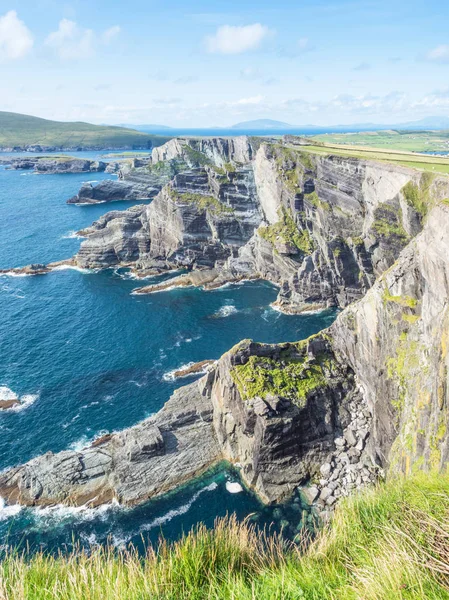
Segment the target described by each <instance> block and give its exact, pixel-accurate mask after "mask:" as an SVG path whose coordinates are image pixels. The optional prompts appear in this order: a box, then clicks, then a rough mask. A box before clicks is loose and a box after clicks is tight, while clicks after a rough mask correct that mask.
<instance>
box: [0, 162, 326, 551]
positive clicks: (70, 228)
mask: <svg viewBox="0 0 449 600" xmlns="http://www.w3.org/2000/svg"><path fill="white" fill-rule="evenodd" d="M113 177H114V176H112V175H107V174H103V173H100V174H97V173H95V174H87V175H86V174H81V175H33V174H31V173H30V172H27V171H8V170H5V169H4V168H0V223H1V232H2V235H1V236H0V268H9V267H16V266H20V265H25V264H29V263H32V262H48V261H52V260H58V259H62V258H68V257H70V256H72V255H73V254H74V253H75V252H76V251H77V249H78V247H79V243H80V240H79V239H77V238H76V237H74V232H75V231H77V230H78V229H81V228H83V227H85V226H87V225H89V224H90V223H91V222H92V221H93V220H95V219H96V218H98V217H99V216H100V215H102V214H103V213H104V212H106V211H107V210H108V209H112V208H113V209H123V208H125V207H126V206H129V203H125V202H118V203H117V202H116V203H114V204H111V205H104V204H102V205H96V206H82V207H77V206H73V205H67V204H66V203H65V201H66V200H67V199H68V198H69V197H70V196H72V195H74V194H75V193H76V192H77V190H78V189H79V187H80V185H81V184H82V182H83V181H88V180H91V181H92V180H100V179H105V178H113ZM144 283H148V280H147V281H145V282H144ZM138 285H142V283H139V282H138V281H136V280H134V279H132V278H130V277H129V275H128V274H127V273H126V272H120V271H118V272H117V271H113V270H108V271H104V272H100V273H83V272H79V271H76V270H71V269H67V270H62V271H58V272H52V273H50V274H48V275H44V276H35V277H10V276H2V277H0V315H1V328H0V358H1V360H0V396H3V397H7V396H8V394H12V393H14V394H16V395H17V396H19V397H20V398H21V399H22V401H23V402H24V404H23V406H22V407H21V409H20V410H15V411H11V412H2V413H0V469H4V468H7V467H9V466H12V465H15V464H18V463H21V462H23V461H27V460H29V459H31V458H33V457H34V456H37V455H39V454H42V453H43V452H47V451H49V450H51V451H53V452H57V451H60V450H63V449H67V448H72V449H77V448H82V447H83V446H84V445H86V444H88V443H89V441H90V440H93V439H94V438H95V437H96V436H98V435H100V434H102V433H104V432H107V431H117V430H121V429H123V428H125V427H129V426H131V425H134V424H135V423H137V422H138V421H140V420H142V419H144V418H146V417H148V416H150V415H151V414H153V413H155V412H156V411H158V410H159V409H160V408H161V407H162V406H163V404H164V403H165V402H166V400H167V399H168V398H169V397H170V395H171V393H172V392H173V390H174V389H175V388H176V387H179V386H181V385H183V384H185V383H188V382H190V381H192V378H190V379H182V380H177V381H174V380H173V378H171V377H170V374H171V372H172V371H173V370H176V369H178V368H179V367H181V366H183V365H186V364H188V363H189V362H191V361H200V360H203V359H215V358H218V357H219V356H220V355H221V354H222V353H223V352H225V351H226V350H228V349H229V348H230V347H232V346H233V345H234V344H235V343H237V342H238V341H239V340H241V339H243V338H253V339H255V340H257V341H261V342H279V341H289V340H290V341H293V340H298V339H301V338H304V337H307V336H309V335H310V334H312V333H314V332H316V331H319V330H320V329H322V328H324V327H327V326H328V325H330V324H331V322H332V321H333V319H334V316H335V315H334V314H333V313H332V312H325V313H320V314H317V315H305V316H286V315H283V314H280V313H279V312H276V311H275V310H273V309H272V308H270V303H271V302H273V300H274V299H275V298H276V294H277V290H276V288H275V287H274V286H272V285H270V284H268V283H263V282H251V283H245V284H241V285H231V286H227V287H224V288H221V289H218V290H215V291H209V292H205V291H202V290H199V289H183V290H173V291H168V292H162V293H158V294H154V295H149V296H135V295H131V292H132V290H133V289H135V288H136V287H137V286H138ZM238 481H239V479H238V473H236V472H234V471H232V470H231V469H230V468H229V467H226V466H224V467H221V468H218V469H216V470H215V471H213V472H211V473H209V474H208V475H207V476H205V477H203V478H202V479H201V480H200V481H196V482H193V483H192V484H191V485H190V486H187V487H185V488H183V489H181V490H178V491H177V492H175V493H173V494H171V495H169V496H167V497H164V498H160V499H158V500H156V501H153V502H149V503H147V504H145V505H142V506H140V507H137V508H133V509H124V508H122V507H118V506H109V507H102V508H100V509H96V510H86V509H68V508H53V509H45V510H35V509H22V510H20V509H19V508H18V507H5V506H4V504H3V502H2V501H0V536H1V538H2V540H0V544H5V543H7V542H8V543H13V544H17V543H22V544H26V543H29V544H31V546H32V547H37V546H43V547H47V548H50V549H55V548H61V547H63V546H64V544H68V545H70V544H71V542H72V541H78V542H80V543H83V544H88V543H97V542H98V543H100V542H104V541H106V540H107V539H108V538H109V539H110V540H111V541H112V542H113V543H115V544H116V545H122V544H124V543H127V542H129V541H133V542H134V543H139V544H143V543H144V542H145V541H148V540H150V541H155V540H156V539H157V537H158V536H159V535H160V534H161V533H162V534H163V535H164V536H166V537H167V538H169V539H174V538H176V537H178V536H179V535H180V534H181V533H182V532H183V531H188V530H189V529H190V528H191V527H192V526H193V525H195V524H196V523H198V522H199V521H203V522H205V523H206V524H207V525H212V524H213V521H214V519H215V518H216V517H217V516H220V515H221V516H223V515H225V514H230V513H234V512H235V513H236V514H237V516H238V517H239V518H245V517H246V516H248V515H249V514H252V513H255V514H254V517H253V518H254V519H256V520H258V521H259V522H260V523H263V524H264V525H268V524H269V523H271V521H275V522H276V523H277V526H278V527H279V526H287V520H288V521H289V523H290V526H291V533H294V530H295V529H296V528H297V526H298V524H299V522H300V515H301V505H300V504H299V503H298V502H296V503H291V504H290V505H289V506H288V507H285V508H283V509H280V510H279V509H272V508H264V507H263V506H262V505H261V504H260V502H259V501H258V499H257V498H256V497H255V496H254V495H253V494H252V493H251V492H250V491H248V490H245V489H243V490H242V491H239V486H233V485H229V484H230V483H236V482H238ZM236 491H237V492H238V493H235V492H236Z"/></svg>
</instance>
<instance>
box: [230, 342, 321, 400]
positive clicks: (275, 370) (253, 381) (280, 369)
mask: <svg viewBox="0 0 449 600" xmlns="http://www.w3.org/2000/svg"><path fill="white" fill-rule="evenodd" d="M328 360H329V359H328V358H325V357H322V358H321V359H320V360H315V359H313V360H309V359H308V357H306V356H305V345H304V343H302V345H301V346H300V345H298V346H297V349H295V346H292V347H290V348H289V349H288V350H286V351H284V352H283V353H282V354H281V356H280V357H279V360H274V359H272V358H265V357H261V356H256V355H252V356H250V357H249V359H248V361H247V362H246V363H245V364H244V365H236V366H235V367H234V368H233V369H232V370H231V376H232V378H233V380H234V382H235V384H236V385H237V387H238V390H239V392H240V395H241V397H242V399H243V400H251V399H252V398H255V397H256V396H259V397H261V398H266V397H267V396H272V395H275V396H280V397H281V398H288V399H289V400H291V401H292V402H293V403H294V404H296V405H298V406H304V405H305V403H306V401H307V398H308V395H309V394H310V393H311V392H313V391H314V390H316V389H318V388H321V387H325V386H326V385H327V382H326V377H325V375H324V372H323V366H324V365H325V364H326V362H327V361H328Z"/></svg>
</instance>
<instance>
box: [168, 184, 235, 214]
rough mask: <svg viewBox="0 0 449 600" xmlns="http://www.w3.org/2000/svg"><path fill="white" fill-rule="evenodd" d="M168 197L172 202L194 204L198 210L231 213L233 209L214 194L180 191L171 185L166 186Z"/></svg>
mask: <svg viewBox="0 0 449 600" xmlns="http://www.w3.org/2000/svg"><path fill="white" fill-rule="evenodd" d="M168 190H169V194H170V197H171V198H172V200H173V201H174V202H177V203H181V204H194V205H195V206H196V207H197V208H198V209H199V210H207V211H208V212H210V213H213V214H223V215H225V214H231V213H233V212H234V209H233V208H231V207H230V206H228V205H227V204H224V203H223V202H220V200H217V198H215V197H214V196H204V195H203V194H193V193H190V192H185V193H180V192H177V191H176V190H174V189H173V188H172V187H170V186H169V187H168Z"/></svg>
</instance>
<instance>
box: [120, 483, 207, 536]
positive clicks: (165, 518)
mask: <svg viewBox="0 0 449 600" xmlns="http://www.w3.org/2000/svg"><path fill="white" fill-rule="evenodd" d="M217 487H218V484H217V483H216V482H215V481H213V482H212V483H210V484H209V485H206V486H205V487H203V488H201V489H200V490H198V491H197V492H196V493H195V494H193V496H192V497H191V498H190V500H189V501H188V502H186V503H185V504H183V505H182V506H180V507H179V508H173V509H172V510H169V511H168V512H167V513H165V515H162V516H160V517H157V518H156V519H153V521H150V523H147V524H145V525H142V526H141V527H139V531H138V533H137V535H138V534H142V533H144V532H146V531H150V530H151V529H154V528H155V527H160V526H161V525H164V524H165V523H168V522H169V521H171V520H172V519H174V518H175V517H180V516H181V515H185V514H186V513H187V512H189V510H190V509H191V508H192V506H193V505H194V504H195V502H196V501H197V500H198V498H199V497H200V496H201V495H202V494H204V493H205V492H213V491H214V490H216V489H217ZM131 537H134V536H133V535H132V536H129V537H128V539H130V538H131ZM121 541H122V543H123V540H121ZM126 541H127V540H125V542H126Z"/></svg>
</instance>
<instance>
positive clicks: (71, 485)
mask: <svg viewBox="0 0 449 600" xmlns="http://www.w3.org/2000/svg"><path fill="white" fill-rule="evenodd" d="M220 454H221V453H220V449H219V446H218V443H217V440H216V436H215V432H214V429H213V425H212V407H211V404H210V401H209V400H208V399H207V398H206V397H205V396H203V395H202V394H201V392H200V388H199V387H198V383H193V384H191V385H189V386H187V387H184V388H182V390H178V391H176V392H175V393H174V395H173V396H172V398H171V399H170V400H169V401H168V402H167V404H166V405H165V407H164V408H163V409H162V410H161V411H160V412H159V413H158V414H157V415H156V416H155V417H151V418H150V419H147V420H146V421H144V422H142V423H140V424H139V425H137V426H135V427H132V428H130V429H126V430H124V431H122V432H119V433H114V434H111V435H107V436H103V437H102V438H99V439H98V440H96V441H95V442H94V443H93V444H92V445H91V446H90V447H87V448H85V449H84V450H82V451H81V452H74V451H65V452H60V453H58V454H53V453H51V452H48V453H47V454H44V455H43V456H40V457H38V458H35V459H33V460H31V461H30V462H29V463H27V464H26V465H23V466H21V467H17V468H15V469H11V470H9V471H6V472H3V473H1V474H0V496H1V497H2V498H5V499H6V500H7V501H8V502H10V503H17V502H18V503H21V504H25V505H29V506H46V505H51V504H56V503H67V504H71V505H86V504H87V505H89V506H97V505H99V504H103V503H105V502H109V501H111V500H112V499H116V500H118V501H119V502H121V503H122V504H127V505H132V504H136V503H138V502H142V501H144V500H146V499H148V498H151V497H154V496H158V495H160V494H162V493H164V492H168V491H170V490H171V489H173V488H174V487H176V486H178V485H180V484H181V483H183V482H185V481H188V480H190V479H192V478H193V477H195V476H198V475H200V474H201V473H203V472H204V471H205V470H206V469H207V468H208V467H209V466H210V465H212V464H213V463H215V462H216V461H217V460H219V458H220Z"/></svg>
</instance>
